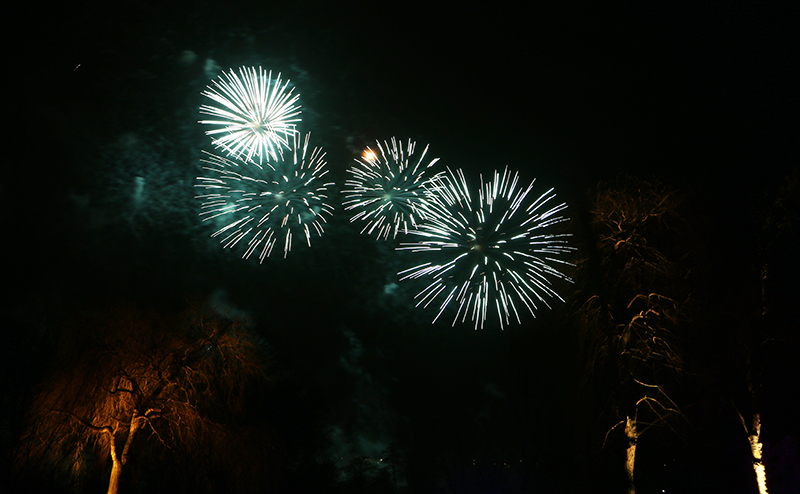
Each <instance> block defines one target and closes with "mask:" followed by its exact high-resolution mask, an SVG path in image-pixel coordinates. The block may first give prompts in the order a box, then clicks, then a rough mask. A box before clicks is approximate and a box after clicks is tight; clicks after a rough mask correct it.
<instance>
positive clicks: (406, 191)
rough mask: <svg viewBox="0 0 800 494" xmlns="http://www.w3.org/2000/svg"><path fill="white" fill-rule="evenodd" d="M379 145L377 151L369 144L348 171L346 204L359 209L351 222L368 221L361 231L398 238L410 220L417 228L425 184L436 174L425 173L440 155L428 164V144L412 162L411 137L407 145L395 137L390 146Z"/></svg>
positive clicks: (412, 144)
mask: <svg viewBox="0 0 800 494" xmlns="http://www.w3.org/2000/svg"><path fill="white" fill-rule="evenodd" d="M377 144H378V152H375V151H374V150H372V149H371V148H369V147H368V148H367V149H366V150H365V151H364V154H363V155H362V156H361V157H360V158H356V160H355V161H356V165H355V166H353V167H351V168H350V169H349V170H348V172H349V173H350V174H352V177H351V178H350V179H348V180H347V181H345V187H346V188H347V189H346V190H344V191H343V193H344V194H347V195H346V196H345V201H344V203H343V205H344V206H345V210H346V211H356V214H355V215H354V216H353V217H352V218H351V219H350V222H355V221H359V220H361V221H366V225H365V226H364V228H363V229H362V230H361V233H364V232H366V233H367V234H368V235H372V234H373V233H375V234H376V235H377V238H378V239H379V240H380V239H381V238H383V239H384V240H385V239H388V238H389V234H391V235H392V238H395V237H396V236H397V233H398V232H400V231H402V232H404V233H407V232H408V230H409V223H410V224H411V227H412V228H416V226H417V220H418V219H419V215H420V213H419V204H420V203H421V202H422V201H424V200H425V194H426V193H427V191H426V189H425V187H424V186H425V184H426V183H429V181H430V180H432V179H433V178H434V177H435V176H436V175H434V176H433V177H430V178H426V177H425V173H426V171H428V169H429V168H430V167H432V166H433V165H434V164H435V163H436V162H437V161H439V158H434V159H432V160H431V161H430V162H428V163H427V164H425V163H424V161H425V155H426V154H427V152H428V146H425V149H423V150H422V153H421V154H420V156H419V159H416V160H415V161H416V164H413V163H412V157H413V155H414V152H415V151H416V143H415V142H414V141H412V140H411V139H409V140H408V144H407V146H405V148H404V147H403V145H402V143H400V144H398V142H397V140H396V139H395V138H394V137H392V138H391V146H390V145H389V143H388V142H386V141H384V142H383V145H381V143H380V141H377Z"/></svg>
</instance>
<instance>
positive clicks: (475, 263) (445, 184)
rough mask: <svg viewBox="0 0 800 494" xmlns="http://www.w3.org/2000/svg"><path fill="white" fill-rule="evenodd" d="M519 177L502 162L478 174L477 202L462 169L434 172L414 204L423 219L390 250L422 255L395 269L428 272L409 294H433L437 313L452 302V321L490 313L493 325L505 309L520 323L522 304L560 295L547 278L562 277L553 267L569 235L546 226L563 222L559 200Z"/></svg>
mask: <svg viewBox="0 0 800 494" xmlns="http://www.w3.org/2000/svg"><path fill="white" fill-rule="evenodd" d="M518 182H519V175H518V174H517V173H514V174H513V176H512V174H511V172H509V170H508V168H506V169H505V171H504V172H503V173H502V175H501V174H500V173H498V172H497V171H495V172H494V180H492V181H488V182H485V183H484V181H483V177H481V187H480V189H479V190H478V194H477V201H473V198H472V196H471V195H470V189H469V188H468V186H467V181H466V179H465V178H464V173H463V171H462V170H458V171H457V172H455V173H453V172H452V171H451V170H450V169H449V168H448V175H445V176H442V177H439V178H437V179H436V180H435V181H433V182H432V184H431V185H428V186H426V188H427V189H430V194H429V196H428V198H427V200H426V201H425V202H423V203H421V205H420V209H421V212H422V215H423V217H424V221H422V222H421V223H420V225H419V227H418V228H417V229H416V230H414V231H412V232H411V233H412V234H413V235H415V236H417V237H419V240H418V241H416V242H410V243H404V244H401V247H398V250H411V251H412V252H419V253H421V254H420V255H422V254H425V256H426V257H427V259H426V261H427V262H424V263H422V264H418V265H417V266H414V267H413V268H410V269H407V270H405V271H402V272H400V273H399V274H400V276H401V278H400V279H401V280H406V279H414V278H423V277H430V278H432V281H431V282H430V284H428V286H427V287H426V288H424V289H423V290H422V291H421V292H420V293H419V294H418V295H417V296H416V297H415V298H416V299H418V302H417V306H420V305H423V306H425V307H427V306H428V305H429V304H431V303H433V302H434V301H435V300H439V302H437V303H439V313H438V314H437V315H436V318H434V322H436V320H437V319H438V318H439V316H441V315H442V313H443V312H444V310H445V308H447V307H448V306H449V305H450V304H451V303H453V304H455V307H456V308H457V312H456V315H455V319H454V320H453V325H455V323H456V322H457V321H458V320H459V318H460V319H461V321H462V322H463V321H465V320H466V318H467V316H469V317H470V318H471V320H473V321H475V328H476V329H477V328H478V326H479V325H480V327H481V328H483V325H484V322H485V321H486V319H487V316H488V315H489V313H490V312H495V311H496V313H497V317H498V318H499V320H500V326H501V327H503V326H504V325H508V324H509V323H510V320H511V315H512V314H513V315H514V316H515V318H516V320H517V322H518V323H519V322H521V321H520V316H519V309H520V308H521V306H522V305H524V306H525V307H527V308H528V311H529V312H530V313H531V314H533V315H534V316H535V310H537V303H539V302H541V303H542V304H544V305H546V306H547V307H549V304H548V303H547V300H546V299H547V298H556V299H559V300H562V301H563V299H562V298H561V297H560V296H559V295H558V293H556V292H555V290H554V289H553V286H552V281H553V280H554V279H559V278H560V279H567V280H569V278H568V277H567V276H566V275H565V274H563V273H562V272H561V271H560V270H559V269H558V266H559V265H570V263H569V262H567V261H565V260H563V259H560V258H559V256H563V255H565V254H567V253H569V252H571V251H572V250H574V248H573V247H570V246H568V245H567V238H568V237H569V236H570V235H569V234H557V233H552V232H551V231H550V230H551V228H550V227H552V226H554V225H556V224H558V223H561V222H564V221H567V219H566V218H564V217H563V216H561V215H560V214H559V213H561V212H562V211H563V210H564V209H566V207H567V206H566V204H564V203H561V204H555V197H556V196H555V194H554V193H553V189H550V190H548V191H547V192H545V193H544V194H541V195H540V196H538V197H536V196H534V195H533V194H531V192H532V190H533V182H531V184H530V185H529V186H528V187H527V188H523V187H519V186H518Z"/></svg>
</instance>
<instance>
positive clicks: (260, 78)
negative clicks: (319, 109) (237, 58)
mask: <svg viewBox="0 0 800 494" xmlns="http://www.w3.org/2000/svg"><path fill="white" fill-rule="evenodd" d="M223 75H224V76H225V77H224V78H223V77H220V78H219V80H217V81H213V82H212V86H208V88H207V90H206V91H204V92H203V93H202V94H203V96H207V97H209V98H211V99H212V100H213V101H214V102H215V103H216V106H210V105H203V106H201V107H200V113H202V114H204V115H210V116H212V117H215V119H214V120H201V121H200V123H201V124H208V125H213V126H214V127H215V128H213V129H212V130H208V131H206V134H208V135H209V136H211V138H212V139H213V143H214V146H215V147H218V148H222V149H224V150H225V152H226V153H227V155H228V156H230V157H233V158H235V159H242V160H244V161H251V160H253V158H254V157H256V158H258V163H259V164H261V163H263V162H264V160H268V159H271V160H277V159H278V155H279V154H281V153H282V151H283V149H284V148H287V149H288V148H289V145H290V139H291V138H292V136H294V135H296V134H297V129H296V125H297V123H298V122H300V119H299V118H295V117H297V116H298V115H300V105H298V104H297V100H298V98H299V96H298V95H296V94H294V95H293V94H292V91H293V90H294V89H293V88H288V86H289V81H286V83H285V84H283V85H281V83H282V81H281V75H280V74H278V77H277V79H272V71H270V72H269V73H267V72H265V71H264V70H263V69H262V68H261V67H258V69H256V68H255V67H249V68H248V67H241V68H240V69H239V75H237V74H236V72H234V71H233V69H231V71H230V72H229V73H227V74H223ZM287 88H288V91H287Z"/></svg>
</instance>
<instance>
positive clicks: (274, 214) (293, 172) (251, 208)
mask: <svg viewBox="0 0 800 494" xmlns="http://www.w3.org/2000/svg"><path fill="white" fill-rule="evenodd" d="M309 137H310V134H308V135H306V137H305V140H304V142H303V144H302V148H301V149H299V147H300V146H299V142H298V137H297V135H295V137H294V139H293V144H294V145H293V147H292V152H291V161H288V159H283V157H281V159H280V160H278V161H276V162H275V163H267V164H266V165H267V166H266V167H263V166H257V165H255V164H253V163H245V162H242V161H238V162H237V161H233V160H229V159H227V158H223V157H221V156H216V155H213V154H210V153H206V154H207V155H208V157H207V159H204V160H201V161H202V162H203V163H204V164H205V166H203V169H204V170H205V171H206V172H207V174H208V176H205V177H198V178H197V182H198V183H197V184H196V185H195V187H199V188H201V189H205V191H206V192H207V193H206V194H202V195H198V196H197V198H198V199H200V200H202V201H203V202H202V205H201V213H200V216H201V217H203V221H210V220H215V219H216V220H217V221H220V222H222V223H224V226H222V227H221V228H220V229H218V230H217V231H216V232H214V233H213V234H212V235H211V236H212V237H218V236H222V235H225V236H224V237H223V238H222V240H220V243H221V244H223V246H224V247H225V248H233V247H235V246H236V244H237V243H239V241H241V240H242V239H245V238H247V239H248V240H247V248H246V250H245V253H244V255H243V256H242V258H244V259H247V258H249V257H250V256H251V255H252V254H253V253H254V252H257V251H258V252H259V254H258V257H259V260H260V262H264V259H265V258H266V257H268V256H270V254H271V253H272V249H273V248H274V247H275V244H276V243H277V242H278V240H279V236H280V233H281V232H282V233H283V242H282V243H283V252H284V254H283V257H284V258H285V257H286V256H287V255H288V254H289V251H290V250H291V248H292V240H293V238H294V235H295V234H296V233H298V232H302V234H303V235H304V236H305V238H306V243H307V244H308V245H309V247H310V246H311V236H312V231H313V232H314V233H316V234H317V235H322V234H323V232H324V230H323V223H325V222H327V218H329V217H330V216H331V215H332V214H333V207H332V206H331V205H330V204H328V203H327V199H328V196H327V195H326V194H327V190H328V187H330V186H331V185H333V184H332V183H322V178H323V177H324V176H325V174H327V173H328V169H327V166H326V162H325V153H324V152H323V151H322V149H321V148H314V150H313V151H311V154H310V155H309V156H307V154H308V142H309Z"/></svg>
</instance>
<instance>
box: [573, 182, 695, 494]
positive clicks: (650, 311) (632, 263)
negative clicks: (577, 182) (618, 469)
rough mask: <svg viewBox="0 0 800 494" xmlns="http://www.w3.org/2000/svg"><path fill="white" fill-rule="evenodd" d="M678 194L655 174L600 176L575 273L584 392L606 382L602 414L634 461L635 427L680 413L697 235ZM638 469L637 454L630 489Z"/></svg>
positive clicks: (639, 430)
mask: <svg viewBox="0 0 800 494" xmlns="http://www.w3.org/2000/svg"><path fill="white" fill-rule="evenodd" d="M681 202H682V198H681V197H680V196H679V195H678V194H677V193H676V192H675V191H674V190H672V189H671V188H670V187H668V186H666V185H664V184H662V183H659V182H657V181H639V180H634V179H626V180H619V181H617V182H615V183H607V184H601V185H600V186H599V187H598V189H597V191H596V193H595V195H594V198H593V201H592V204H591V206H590V210H589V212H588V213H589V221H588V224H589V229H588V232H587V235H586V239H585V244H586V247H585V249H584V252H585V256H584V258H583V259H582V260H580V261H579V262H578V267H577V272H576V276H575V279H576V282H577V283H578V285H579V286H580V287H581V290H580V295H579V296H578V298H577V301H576V302H575V303H576V309H577V310H576V316H577V318H578V319H579V321H580V322H579V324H580V327H581V330H582V331H583V336H584V338H583V341H584V343H583V344H584V349H585V352H584V353H585V355H584V357H585V369H586V371H585V374H584V376H585V377H584V382H583V387H584V392H585V393H588V394H591V390H592V389H604V390H608V391H610V395H608V396H607V397H604V398H603V399H604V400H605V403H604V404H603V405H601V406H602V407H603V409H604V410H603V413H602V414H601V417H605V419H604V420H607V425H606V428H608V432H611V430H613V429H615V428H619V429H621V430H623V431H624V432H625V436H626V437H627V440H628V444H629V446H628V448H629V460H628V461H630V462H632V461H633V456H634V455H635V445H636V441H637V439H638V436H639V435H640V434H641V433H642V432H643V431H644V430H646V428H648V427H649V426H651V425H653V424H656V423H661V422H662V421H663V420H664V419H665V418H666V417H667V416H670V415H673V414H675V413H679V410H678V408H677V405H676V404H675V402H674V401H673V398H672V397H671V395H670V393H669V390H668V388H669V385H670V384H674V383H675V378H676V377H677V376H679V375H680V373H681V371H682V370H683V367H684V363H685V355H684V351H683V347H684V335H685V330H686V327H687V325H688V324H689V322H690V314H689V307H691V304H692V300H691V296H692V290H691V289H690V286H691V285H690V283H689V276H690V273H691V271H692V270H691V265H690V260H689V259H688V253H689V252H691V250H692V246H691V235H690V234H689V228H688V225H687V224H686V223H685V221H684V220H683V217H682V215H681V213H680V207H681ZM609 412H610V413H611V415H612V417H608V413H609ZM614 422H616V425H613V424H614ZM598 425H600V424H598ZM607 438H608V433H606V438H605V439H607ZM604 442H605V440H604ZM630 448H633V451H630ZM632 472H633V465H632V463H631V464H630V465H629V472H628V475H629V477H630V481H631V488H632Z"/></svg>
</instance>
